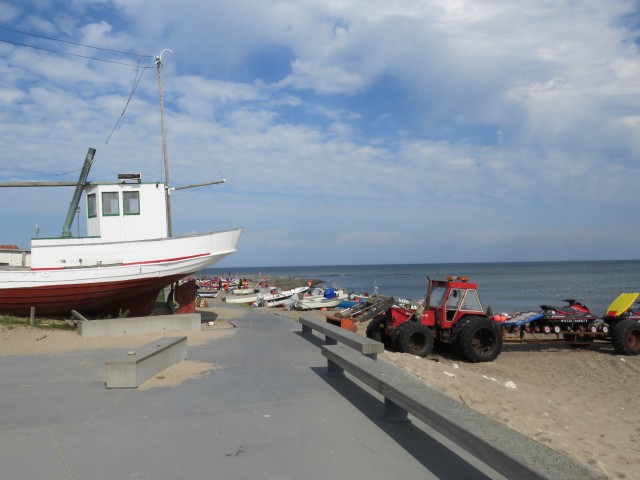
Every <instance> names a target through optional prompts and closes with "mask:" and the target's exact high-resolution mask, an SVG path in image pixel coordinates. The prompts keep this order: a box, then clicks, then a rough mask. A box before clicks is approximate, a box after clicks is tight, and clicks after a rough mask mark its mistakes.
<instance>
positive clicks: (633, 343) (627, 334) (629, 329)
mask: <svg viewBox="0 0 640 480" xmlns="http://www.w3.org/2000/svg"><path fill="white" fill-rule="evenodd" d="M611 342H612V343H613V348H614V349H615V350H616V353H617V354H619V355H640V322H636V321H635V320H629V319H627V320H622V321H621V322H618V323H617V324H616V325H615V326H614V327H613V328H612V329H611Z"/></svg>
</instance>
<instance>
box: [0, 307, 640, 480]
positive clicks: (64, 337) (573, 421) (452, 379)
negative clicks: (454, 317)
mask: <svg viewBox="0 0 640 480" xmlns="http://www.w3.org/2000/svg"><path fill="white" fill-rule="evenodd" d="M255 310H259V311H262V312H269V313H273V314H276V315H283V316H289V317H291V318H293V319H297V318H298V317H299V316H301V315H302V316H308V315H312V316H318V317H323V316H324V313H323V312H318V311H313V312H304V313H301V312H295V311H287V310H283V309H273V308H258V309H255ZM250 311H251V310H250V309H249V308H244V307H237V306H234V307H230V306H226V305H225V304H223V303H220V302H211V303H210V306H209V307H207V308H203V309H199V312H200V313H202V315H203V329H202V331H201V332H189V333H187V336H188V342H189V344H190V345H195V344H202V343H204V342H208V341H210V340H211V339H214V338H224V337H225V336H228V335H233V319H234V318H237V317H238V316H242V315H244V314H246V313H249V312H250ZM209 322H212V325H209ZM360 327H361V331H362V332H364V328H365V327H366V325H365V324H361V325H360ZM156 336H157V335H155V334H145V335H133V336H127V337H106V338H84V339H83V338H81V337H80V336H78V335H77V334H76V333H75V332H74V331H59V330H41V329H37V328H31V327H22V326H20V327H12V326H2V327H0V357H1V356H5V355H39V354H47V353H51V352H63V351H70V350H77V349H98V348H126V349H135V348H138V347H140V346H142V345H145V344H146V343H149V342H150V341H152V340H154V339H155V338H156ZM381 358H383V359H384V360H386V361H388V362H391V363H393V364H395V365H397V366H399V367H401V368H403V369H405V370H406V371H408V372H411V373H412V374H414V375H416V376H417V377H418V378H420V379H421V380H422V381H424V382H425V383H427V384H429V385H432V386H433V387H435V388H437V389H438V390H440V391H441V392H443V393H446V394H447V395H449V396H450V397H451V399H452V402H453V401H455V402H462V403H464V404H466V405H468V406H469V407H471V408H473V409H476V410H478V411H479V412H482V413H484V414H486V415H488V416H490V417H492V418H494V419H496V420H498V421H500V422H503V423H505V424H507V425H509V426H510V427H511V428H514V429H515V430H518V431H520V432H521V433H523V434H525V435H527V436H530V437H532V438H534V439H536V440H538V441H539V442H541V443H543V444H545V445H548V446H550V447H551V448H554V449H556V450H558V451H561V452H564V453H566V454H568V455H570V456H572V457H574V458H576V459H578V460H580V461H582V462H583V463H585V464H587V465H590V466H591V467H593V468H595V469H597V470H599V471H602V472H604V473H605V474H607V475H608V476H609V477H610V478H614V479H633V478H638V471H639V470H640V462H639V461H638V457H637V449H638V446H639V445H640V426H639V425H640V410H639V409H638V398H639V397H640V382H638V376H639V375H640V357H626V356H619V355H616V354H615V353H614V352H613V349H612V348H611V347H610V346H608V345H606V344H602V345H599V346H594V347H592V348H590V349H586V350H584V349H580V350H574V349H571V348H569V347H567V346H566V345H564V344H562V343H555V344H545V345H540V344H519V343H509V344H506V345H505V348H504V350H503V353H502V354H501V355H500V356H499V357H498V359H497V360H496V361H494V362H491V363H482V364H470V363H465V362H461V361H458V360H457V359H454V358H451V357H450V356H449V355H448V353H447V352H438V353H436V354H432V355H430V356H429V357H428V358H426V359H425V358H418V357H414V356H411V355H407V354H399V353H395V352H385V353H384V354H383V355H382V356H381ZM215 368H216V366H215V364H208V363H202V362H193V361H185V362H181V363H180V364H177V365H175V366H173V367H171V368H169V369H167V370H165V371H163V372H161V373H160V374H158V375H156V376H155V377H154V378H152V379H150V380H149V381H148V382H146V383H145V384H144V385H143V386H142V387H141V388H154V387H157V386H164V387H166V386H169V387H176V386H178V385H180V384H181V383H182V382H183V381H184V380H185V379H187V378H196V377H199V376H203V375H207V374H208V373H210V372H211V371H213V370H215Z"/></svg>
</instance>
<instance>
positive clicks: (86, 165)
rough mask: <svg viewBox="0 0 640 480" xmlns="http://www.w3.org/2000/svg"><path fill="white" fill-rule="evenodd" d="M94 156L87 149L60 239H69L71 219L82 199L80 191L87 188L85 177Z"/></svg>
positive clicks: (90, 149)
mask: <svg viewBox="0 0 640 480" xmlns="http://www.w3.org/2000/svg"><path fill="white" fill-rule="evenodd" d="M95 154H96V149H95V148H89V151H88V152H87V156H86V157H85V159H84V164H83V165H82V171H81V172H80V178H78V184H77V185H76V190H75V192H74V193H73V198H72V199H71V204H70V205H69V210H68V211H67V218H66V219H65V221H64V225H63V226H62V237H63V238H69V237H71V225H72V224H73V217H74V216H75V214H76V211H77V210H78V205H79V204H80V198H81V197H82V191H83V190H84V187H86V186H87V177H88V176H89V170H90V169H91V164H93V157H94V155H95Z"/></svg>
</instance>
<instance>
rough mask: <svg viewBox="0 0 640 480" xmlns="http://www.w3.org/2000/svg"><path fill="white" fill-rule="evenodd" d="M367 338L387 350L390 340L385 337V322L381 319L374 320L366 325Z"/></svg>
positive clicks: (387, 336)
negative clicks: (382, 345) (380, 344)
mask: <svg viewBox="0 0 640 480" xmlns="http://www.w3.org/2000/svg"><path fill="white" fill-rule="evenodd" d="M367 337H368V338H370V339H371V340H375V341H376V342H380V343H382V344H384V347H385V348H389V346H390V343H391V338H389V335H387V321H386V319H385V318H384V317H383V318H374V319H373V320H371V322H369V325H367Z"/></svg>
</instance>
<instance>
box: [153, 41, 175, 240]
mask: <svg viewBox="0 0 640 480" xmlns="http://www.w3.org/2000/svg"><path fill="white" fill-rule="evenodd" d="M164 52H171V53H173V50H170V49H168V48H165V49H164V50H162V51H161V52H160V55H158V56H157V57H156V58H155V60H156V67H157V70H158V92H159V94H160V128H161V130H162V158H163V159H164V181H165V187H164V188H165V190H164V195H165V201H166V203H167V236H169V237H172V236H173V229H172V227H171V195H170V193H169V192H170V186H169V156H168V154H167V131H166V130H165V126H164V100H163V98H162V78H161V76H160V70H161V68H162V54H163V53H164Z"/></svg>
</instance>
